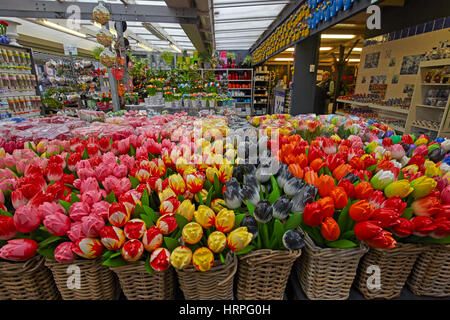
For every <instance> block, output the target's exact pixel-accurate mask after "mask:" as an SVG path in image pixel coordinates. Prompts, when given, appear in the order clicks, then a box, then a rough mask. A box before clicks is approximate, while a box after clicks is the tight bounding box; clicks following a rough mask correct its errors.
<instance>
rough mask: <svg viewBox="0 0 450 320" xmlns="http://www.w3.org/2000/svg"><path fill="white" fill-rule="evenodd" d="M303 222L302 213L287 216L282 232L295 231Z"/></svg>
mask: <svg viewBox="0 0 450 320" xmlns="http://www.w3.org/2000/svg"><path fill="white" fill-rule="evenodd" d="M302 221H303V213H301V212H297V213H293V214H290V215H289V218H288V219H287V220H286V223H285V224H284V232H286V231H289V230H292V229H296V228H297V227H298V226H299V225H300V224H301V223H302Z"/></svg>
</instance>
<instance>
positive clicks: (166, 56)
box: [159, 51, 173, 64]
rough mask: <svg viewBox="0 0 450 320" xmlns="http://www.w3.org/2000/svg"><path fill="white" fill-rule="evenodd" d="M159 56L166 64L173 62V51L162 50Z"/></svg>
mask: <svg viewBox="0 0 450 320" xmlns="http://www.w3.org/2000/svg"><path fill="white" fill-rule="evenodd" d="M159 58H160V59H161V60H164V61H165V62H166V63H167V64H171V63H172V62H173V53H171V52H169V51H163V52H161V54H160V56H159Z"/></svg>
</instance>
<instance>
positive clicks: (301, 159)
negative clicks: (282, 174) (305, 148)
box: [295, 153, 308, 168]
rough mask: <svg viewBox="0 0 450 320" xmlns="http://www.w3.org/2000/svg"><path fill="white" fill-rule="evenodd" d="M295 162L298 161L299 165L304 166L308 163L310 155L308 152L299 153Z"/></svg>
mask: <svg viewBox="0 0 450 320" xmlns="http://www.w3.org/2000/svg"><path fill="white" fill-rule="evenodd" d="M295 163H297V164H298V165H300V167H302V168H304V167H306V166H307V165H308V157H307V156H306V154H304V153H302V154H299V155H298V156H297V157H296V158H295Z"/></svg>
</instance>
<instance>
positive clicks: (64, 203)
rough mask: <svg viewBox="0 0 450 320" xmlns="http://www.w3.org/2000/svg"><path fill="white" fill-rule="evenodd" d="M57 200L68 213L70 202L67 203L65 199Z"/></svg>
mask: <svg viewBox="0 0 450 320" xmlns="http://www.w3.org/2000/svg"><path fill="white" fill-rule="evenodd" d="M58 201H59V203H60V204H61V205H62V206H63V207H64V209H65V210H66V212H67V213H68V212H69V210H70V206H71V204H70V203H68V202H66V201H63V200H58Z"/></svg>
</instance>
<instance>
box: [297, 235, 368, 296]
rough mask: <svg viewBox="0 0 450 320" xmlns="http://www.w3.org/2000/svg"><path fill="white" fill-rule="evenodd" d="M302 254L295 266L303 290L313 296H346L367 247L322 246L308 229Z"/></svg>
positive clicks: (307, 294)
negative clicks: (310, 234)
mask: <svg viewBox="0 0 450 320" xmlns="http://www.w3.org/2000/svg"><path fill="white" fill-rule="evenodd" d="M305 243H306V245H305V247H304V248H303V254H302V255H301V256H300V259H298V260H297V261H296V263H295V270H296V272H297V277H298V279H299V281H300V284H301V286H302V289H303V291H304V292H305V294H306V296H307V297H308V299H311V300H345V299H348V296H349V294H350V287H351V286H352V283H353V280H354V279H355V275H356V269H357V268H358V263H359V260H360V259H361V257H362V256H363V255H364V253H366V252H367V250H368V248H367V246H366V245H365V244H363V243H361V244H360V245H359V247H355V248H347V249H340V248H320V247H318V246H316V245H315V244H314V242H313V240H312V239H311V238H310V237H309V235H308V234H306V233H305Z"/></svg>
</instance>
